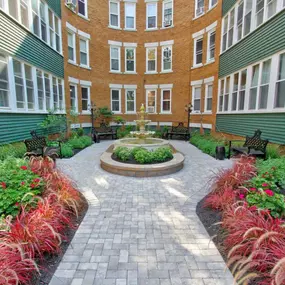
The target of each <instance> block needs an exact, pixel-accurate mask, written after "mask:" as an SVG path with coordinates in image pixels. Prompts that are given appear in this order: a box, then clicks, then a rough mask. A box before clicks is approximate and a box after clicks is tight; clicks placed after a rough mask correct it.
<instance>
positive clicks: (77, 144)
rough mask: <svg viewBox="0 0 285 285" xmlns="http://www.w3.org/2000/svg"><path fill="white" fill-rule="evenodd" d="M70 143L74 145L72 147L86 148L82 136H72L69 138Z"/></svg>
mask: <svg viewBox="0 0 285 285" xmlns="http://www.w3.org/2000/svg"><path fill="white" fill-rule="evenodd" d="M68 143H69V144H70V146H71V147H72V149H75V148H76V149H83V148H85V144H84V142H83V141H82V140H81V139H80V138H72V139H70V140H68Z"/></svg>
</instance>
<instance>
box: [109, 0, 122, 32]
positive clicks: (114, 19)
mask: <svg viewBox="0 0 285 285" xmlns="http://www.w3.org/2000/svg"><path fill="white" fill-rule="evenodd" d="M109 21H110V22H109V23H110V26H111V27H115V28H120V6H119V3H118V2H113V1H110V18H109Z"/></svg>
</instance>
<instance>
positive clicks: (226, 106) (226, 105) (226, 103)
mask: <svg viewBox="0 0 285 285" xmlns="http://www.w3.org/2000/svg"><path fill="white" fill-rule="evenodd" d="M230 82H231V78H230V76H228V77H227V78H226V86H225V88H226V89H225V94H224V109H223V110H224V111H228V110H229V97H230Z"/></svg>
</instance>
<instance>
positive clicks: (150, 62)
mask: <svg viewBox="0 0 285 285" xmlns="http://www.w3.org/2000/svg"><path fill="white" fill-rule="evenodd" d="M146 56H147V65H146V72H150V73H151V72H156V57H157V48H156V47H155V48H147V49H146Z"/></svg>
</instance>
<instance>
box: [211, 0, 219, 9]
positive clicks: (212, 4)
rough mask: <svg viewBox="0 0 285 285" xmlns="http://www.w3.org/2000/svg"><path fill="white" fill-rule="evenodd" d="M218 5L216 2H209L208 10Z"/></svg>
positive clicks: (216, 0)
mask: <svg viewBox="0 0 285 285" xmlns="http://www.w3.org/2000/svg"><path fill="white" fill-rule="evenodd" d="M217 3H218V0H209V9H211V8H213V7H214V6H215V5H216V4H217Z"/></svg>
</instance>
